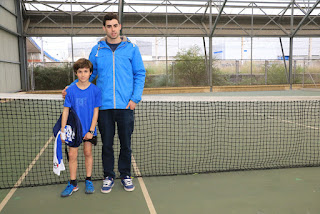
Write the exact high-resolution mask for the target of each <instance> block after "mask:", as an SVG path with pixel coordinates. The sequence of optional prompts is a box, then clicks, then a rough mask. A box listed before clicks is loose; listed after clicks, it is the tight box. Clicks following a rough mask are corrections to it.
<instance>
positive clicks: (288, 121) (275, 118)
mask: <svg viewBox="0 0 320 214" xmlns="http://www.w3.org/2000/svg"><path fill="white" fill-rule="evenodd" d="M245 112H249V111H245ZM249 113H253V114H256V115H259V116H264V114H259V113H254V112H249ZM267 118H270V119H274V120H279V121H281V122H284V123H291V124H295V125H298V126H303V127H305V128H310V129H315V130H318V129H319V128H317V127H313V126H307V125H304V124H300V123H296V122H293V121H291V120H283V119H281V118H277V117H272V116H267Z"/></svg>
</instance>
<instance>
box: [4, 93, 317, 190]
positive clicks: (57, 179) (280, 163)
mask: <svg viewBox="0 0 320 214" xmlns="http://www.w3.org/2000/svg"><path fill="white" fill-rule="evenodd" d="M62 108H63V100H62V99H61V96H60V95H20V94H19V95H16V94H0V158H1V159H0V160H1V161H0V173H1V175H0V189H4V188H12V187H13V186H15V187H28V186H38V185H48V184H58V183H65V182H66V181H67V180H68V178H69V171H68V166H67V165H68V164H67V161H66V158H65V156H64V162H65V165H66V168H67V169H66V171H64V172H62V173H61V175H60V176H56V175H55V174H53V171H52V168H53V146H54V137H53V133H52V128H53V126H54V124H55V123H56V121H57V120H58V118H59V116H60V114H61V112H62ZM319 126H320V97H177V96H168V97H161V96H144V97H143V100H142V101H141V102H140V103H139V104H138V105H137V108H136V110H135V129H134V133H133V136H132V150H133V153H132V164H133V167H132V175H133V176H161V175H177V174H194V173H207V172H221V171H233V170H252V169H271V168H286V167H303V166H319V165H320V143H319V136H320V133H319ZM101 146H102V142H101V138H100V136H99V135H98V145H97V146H96V147H93V157H94V167H93V173H92V179H93V180H98V179H102V178H103V169H102V160H101ZM119 148H120V146H119V140H118V137H117V134H116V136H115V145H114V149H115V158H116V160H115V163H117V158H118V155H119ZM115 171H117V165H115ZM117 176H119V174H117ZM78 180H80V181H81V180H85V167H84V156H83V150H82V146H81V147H80V150H79V155H78Z"/></svg>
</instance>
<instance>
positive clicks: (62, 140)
mask: <svg viewBox="0 0 320 214" xmlns="http://www.w3.org/2000/svg"><path fill="white" fill-rule="evenodd" d="M60 138H61V142H62V143H66V142H65V140H66V133H64V132H60Z"/></svg>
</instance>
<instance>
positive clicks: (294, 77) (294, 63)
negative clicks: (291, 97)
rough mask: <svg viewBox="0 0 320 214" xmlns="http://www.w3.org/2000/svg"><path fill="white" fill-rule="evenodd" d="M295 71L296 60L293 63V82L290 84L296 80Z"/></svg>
mask: <svg viewBox="0 0 320 214" xmlns="http://www.w3.org/2000/svg"><path fill="white" fill-rule="evenodd" d="M296 70H297V60H296V59H295V60H294V61H293V81H292V84H293V83H294V81H295V79H296Z"/></svg>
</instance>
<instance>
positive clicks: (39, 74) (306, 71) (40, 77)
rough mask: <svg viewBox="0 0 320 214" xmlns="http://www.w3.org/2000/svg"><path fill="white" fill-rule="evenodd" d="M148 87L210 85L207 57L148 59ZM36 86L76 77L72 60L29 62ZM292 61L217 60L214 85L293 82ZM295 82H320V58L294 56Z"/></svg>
mask: <svg viewBox="0 0 320 214" xmlns="http://www.w3.org/2000/svg"><path fill="white" fill-rule="evenodd" d="M144 65H145V68H146V71H147V73H146V82H145V87H146V88H155V87H184V86H189V87H192V86H210V81H209V79H210V78H209V77H210V76H209V73H208V68H207V63H206V62H205V59H204V58H203V59H201V60H199V59H198V60H170V61H169V60H168V61H166V60H157V61H145V62H144ZM28 72H29V77H30V78H29V81H30V84H29V85H30V86H31V88H32V90H55V89H59V90H60V89H63V88H64V87H65V86H66V85H68V84H70V83H71V82H72V81H73V80H74V73H73V71H72V64H71V63H70V62H64V63H61V62H59V63H56V62H50V63H49V62H46V63H29V64H28ZM288 80H289V64H288V61H286V65H285V64H284V62H283V61H282V60H253V61H251V60H216V59H215V60H213V66H212V85H213V86H228V85H277V84H289V81H288ZM291 81H292V83H293V84H303V85H304V84H311V85H315V86H317V85H318V84H320V60H293V66H292V76H291Z"/></svg>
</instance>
